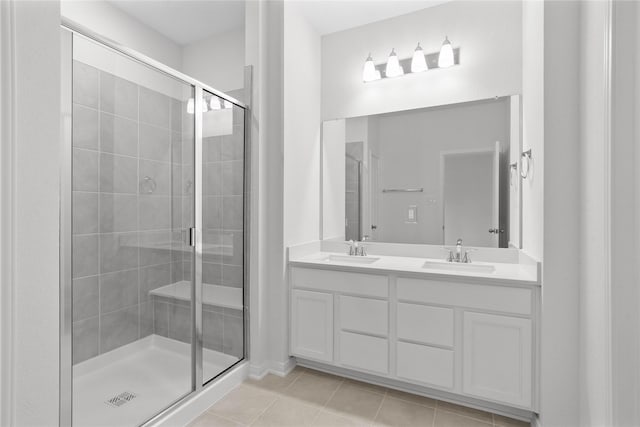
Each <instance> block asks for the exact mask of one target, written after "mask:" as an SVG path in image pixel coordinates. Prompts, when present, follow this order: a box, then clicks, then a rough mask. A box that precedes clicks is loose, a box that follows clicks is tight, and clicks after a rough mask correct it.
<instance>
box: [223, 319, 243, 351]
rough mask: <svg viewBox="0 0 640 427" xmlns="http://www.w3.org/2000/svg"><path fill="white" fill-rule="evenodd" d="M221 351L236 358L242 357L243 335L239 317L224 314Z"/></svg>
mask: <svg viewBox="0 0 640 427" xmlns="http://www.w3.org/2000/svg"><path fill="white" fill-rule="evenodd" d="M222 351H223V352H224V353H226V354H231V355H233V356H236V357H238V358H242V357H243V353H244V335H243V321H242V318H241V317H235V316H224V331H223V337H222Z"/></svg>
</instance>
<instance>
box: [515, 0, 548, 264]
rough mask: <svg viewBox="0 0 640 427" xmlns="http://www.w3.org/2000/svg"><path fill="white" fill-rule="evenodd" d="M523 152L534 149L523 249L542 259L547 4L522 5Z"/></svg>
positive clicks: (526, 182) (526, 188) (526, 190)
mask: <svg viewBox="0 0 640 427" xmlns="http://www.w3.org/2000/svg"><path fill="white" fill-rule="evenodd" d="M522 42H523V43H522V55H523V56H522V139H523V141H522V151H527V150H529V149H531V152H532V156H533V158H532V162H531V166H532V168H531V170H530V176H529V177H528V178H527V179H525V180H523V182H522V242H521V244H522V248H523V249H524V250H525V251H526V252H527V253H528V254H529V255H530V256H532V257H534V258H537V259H539V260H542V235H543V226H544V223H543V208H544V206H543V197H544V193H543V190H544V182H543V174H542V171H543V170H544V80H543V77H544V3H543V2H535V1H525V2H523V5H522Z"/></svg>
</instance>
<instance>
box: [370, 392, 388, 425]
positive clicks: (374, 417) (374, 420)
mask: <svg viewBox="0 0 640 427" xmlns="http://www.w3.org/2000/svg"><path fill="white" fill-rule="evenodd" d="M388 394H389V393H388V392H387V391H386V390H385V392H384V394H383V395H382V400H381V401H380V404H379V405H378V410H377V411H376V413H375V415H374V416H373V422H374V423H375V422H376V418H378V414H379V413H380V409H382V405H383V404H384V401H385V400H386V399H387V395H388Z"/></svg>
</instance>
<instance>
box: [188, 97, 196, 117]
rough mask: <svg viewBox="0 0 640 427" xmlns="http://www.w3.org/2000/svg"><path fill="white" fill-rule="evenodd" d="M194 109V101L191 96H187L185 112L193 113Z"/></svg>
mask: <svg viewBox="0 0 640 427" xmlns="http://www.w3.org/2000/svg"><path fill="white" fill-rule="evenodd" d="M195 111H196V107H195V101H194V99H193V98H189V100H188V101H187V113H188V114H193V113H194V112H195Z"/></svg>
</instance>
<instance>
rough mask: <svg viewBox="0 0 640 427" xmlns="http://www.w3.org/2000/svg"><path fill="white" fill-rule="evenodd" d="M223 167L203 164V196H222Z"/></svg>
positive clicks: (216, 164) (219, 164)
mask: <svg viewBox="0 0 640 427" xmlns="http://www.w3.org/2000/svg"><path fill="white" fill-rule="evenodd" d="M223 170H224V166H223V164H222V163H220V162H217V163H205V164H204V171H203V174H204V186H203V187H204V188H203V190H204V195H205V196H220V195H221V194H222V182H223V181H222V180H223Z"/></svg>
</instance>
